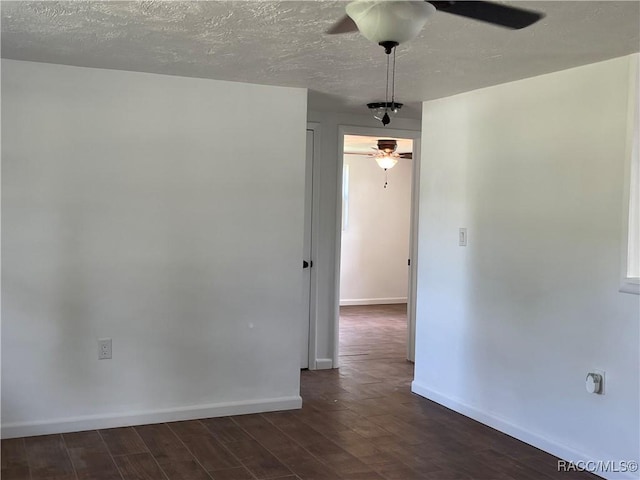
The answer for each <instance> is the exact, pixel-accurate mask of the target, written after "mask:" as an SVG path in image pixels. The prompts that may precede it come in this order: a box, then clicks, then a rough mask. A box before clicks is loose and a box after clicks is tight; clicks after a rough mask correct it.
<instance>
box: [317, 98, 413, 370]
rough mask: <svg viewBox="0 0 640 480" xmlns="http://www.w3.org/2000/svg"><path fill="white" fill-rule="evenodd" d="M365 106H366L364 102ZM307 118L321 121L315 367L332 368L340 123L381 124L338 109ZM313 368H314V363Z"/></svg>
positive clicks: (399, 121) (401, 124)
mask: <svg viewBox="0 0 640 480" xmlns="http://www.w3.org/2000/svg"><path fill="white" fill-rule="evenodd" d="M362 108H363V109H366V107H365V106H364V105H363V107H362ZM307 120H308V121H309V122H313V123H316V124H318V138H319V142H320V158H319V159H314V177H315V179H314V182H315V184H316V185H317V192H318V202H319V205H320V208H319V212H318V219H317V230H318V234H317V237H314V238H316V239H317V242H316V245H315V246H314V252H315V258H313V268H315V269H316V278H317V291H316V299H317V301H316V312H315V314H316V322H317V323H316V332H315V333H316V349H317V356H316V365H315V368H332V367H337V365H336V360H337V358H336V355H335V354H336V351H335V342H334V338H335V331H334V325H335V323H336V322H335V320H336V319H335V317H336V311H335V305H336V302H338V301H339V299H338V298H336V297H337V294H338V292H337V291H336V290H335V285H336V276H337V275H338V272H337V269H336V258H337V257H336V256H337V255H338V252H339V245H338V242H337V241H336V228H337V225H338V223H337V222H338V219H339V218H340V215H341V214H342V213H341V211H338V208H337V199H338V192H339V190H338V189H339V180H338V179H339V176H338V164H339V162H338V150H339V143H340V142H342V138H339V137H340V135H339V134H338V129H339V127H340V126H341V125H348V126H356V127H373V128H380V127H381V126H382V124H381V123H380V121H379V120H376V119H375V118H373V116H371V115H368V114H367V115H352V114H345V113H335V112H324V111H323V112H321V111H312V110H310V111H309V112H308V115H307ZM390 127H391V128H396V129H402V130H417V131H419V130H420V120H415V119H408V118H394V119H393V120H392V123H391V124H390ZM311 368H314V366H313V365H312V366H311Z"/></svg>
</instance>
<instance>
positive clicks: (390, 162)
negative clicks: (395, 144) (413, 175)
mask: <svg viewBox="0 0 640 480" xmlns="http://www.w3.org/2000/svg"><path fill="white" fill-rule="evenodd" d="M398 158H400V156H399V155H398V154H397V153H386V152H382V153H380V154H379V155H376V162H377V163H378V166H379V167H380V168H382V169H383V170H388V169H390V168H393V167H395V165H396V163H398Z"/></svg>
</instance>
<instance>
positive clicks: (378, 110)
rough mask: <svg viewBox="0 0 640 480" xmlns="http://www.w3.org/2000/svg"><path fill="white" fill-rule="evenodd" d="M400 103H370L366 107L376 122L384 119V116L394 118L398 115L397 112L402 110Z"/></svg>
mask: <svg viewBox="0 0 640 480" xmlns="http://www.w3.org/2000/svg"><path fill="white" fill-rule="evenodd" d="M402 105H403V104H402V103H400V102H371V103H367V107H368V108H369V110H371V112H372V113H373V118H375V119H376V120H380V121H382V119H383V118H384V114H385V113H387V114H390V115H391V116H394V115H395V114H396V113H398V110H400V109H401V108H402Z"/></svg>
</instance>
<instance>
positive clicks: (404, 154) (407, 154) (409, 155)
mask: <svg viewBox="0 0 640 480" xmlns="http://www.w3.org/2000/svg"><path fill="white" fill-rule="evenodd" d="M398 155H399V156H400V158H408V159H409V160H412V159H413V153H411V152H407V153H399V154H398Z"/></svg>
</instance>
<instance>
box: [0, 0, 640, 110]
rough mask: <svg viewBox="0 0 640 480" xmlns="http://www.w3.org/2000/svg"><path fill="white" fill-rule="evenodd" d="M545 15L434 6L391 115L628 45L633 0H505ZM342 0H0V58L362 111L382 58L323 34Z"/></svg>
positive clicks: (639, 38)
mask: <svg viewBox="0 0 640 480" xmlns="http://www.w3.org/2000/svg"><path fill="white" fill-rule="evenodd" d="M507 3H517V4H518V5H520V6H525V7H527V8H532V9H535V10H540V11H543V12H545V13H546V17H545V18H544V19H543V20H542V21H541V22H539V23H538V24H535V25H533V26H532V27H529V28H526V29H524V30H519V31H509V30H505V29H502V28H498V27H494V26H490V25H486V24H483V23H480V22H474V21H470V20H467V19H463V18H459V17H455V16H452V15H448V14H446V13H441V12H438V13H436V14H435V15H434V16H433V17H431V18H430V19H429V21H428V23H427V25H426V27H425V28H424V30H423V31H422V33H421V35H420V36H419V37H418V38H417V39H415V40H413V41H412V42H409V43H407V44H403V45H401V46H400V47H399V48H398V58H397V70H398V73H397V76H396V98H397V100H398V101H400V102H405V104H407V106H406V108H404V109H403V110H402V111H401V112H400V113H401V114H400V116H413V117H419V115H420V112H419V102H420V101H422V100H428V99H433V98H438V97H444V96H448V95H453V94H455V93H459V92H463V91H468V90H473V89H476V88H481V87H485V86H489V85H495V84H499V83H503V82H507V81H511V80H516V79H520V78H525V77H530V76H534V75H539V74H543V73H548V72H552V71H556V70H561V69H565V68H570V67H575V66H578V65H584V64H588V63H593V62H597V61H601V60H605V59H608V58H614V57H618V56H622V55H626V54H629V53H632V52H637V51H638V50H639V49H640V48H639V45H640V35H639V30H640V20H639V19H640V9H639V6H640V3H639V2H638V1H627V2H615V1H602V2H592V1H587V2H576V1H569V2H563V1H552V2H507ZM344 6H345V3H344V2H340V1H320V0H317V1H302V2H298V1H284V2H272V1H253V2H249V1H226V2H160V1H140V2H111V1H108V2H106V1H105V2H99V1H96V2H86V1H73V2H51V1H45V2H26V1H18V2H11V1H2V2H1V4H0V7H1V9H2V56H3V57H5V58H12V59H18V60H31V61H39V62H49V63H61V64H68V65H78V66H87V67H100V68H112V69H121V70H134V71H141V72H153V73H164V74H172V75H183V76H192V77H205V78H214V79H220V80H233V81H240V82H250V83H261V84H268V85H283V86H295V87H306V88H309V89H310V90H311V94H310V108H313V109H318V110H339V111H351V112H359V113H364V112H366V108H365V107H364V104H365V103H367V102H370V101H376V100H378V101H379V100H384V86H385V83H384V82H385V80H384V79H385V61H386V59H385V55H384V52H383V50H382V49H381V48H380V47H378V46H377V45H374V44H372V43H369V42H368V41H367V40H365V39H364V38H363V37H362V36H360V35H359V34H346V35H333V36H330V35H326V34H324V33H323V32H324V31H325V30H326V29H327V28H328V27H329V26H330V25H331V24H332V23H333V22H334V21H335V20H337V19H338V18H340V17H341V16H342V15H343V14H344Z"/></svg>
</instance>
